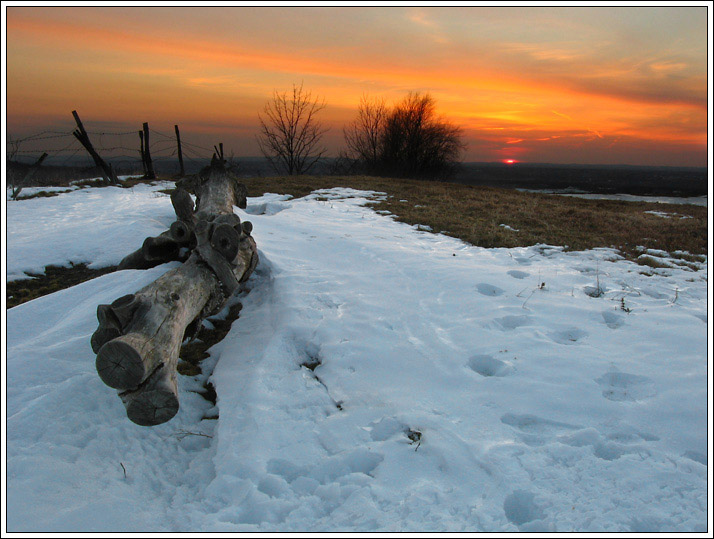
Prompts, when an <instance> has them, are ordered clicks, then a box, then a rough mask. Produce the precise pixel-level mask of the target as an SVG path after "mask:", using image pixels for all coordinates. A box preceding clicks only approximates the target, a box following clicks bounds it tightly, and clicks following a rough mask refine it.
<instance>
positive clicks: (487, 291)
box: [476, 283, 504, 296]
mask: <svg viewBox="0 0 714 539" xmlns="http://www.w3.org/2000/svg"><path fill="white" fill-rule="evenodd" d="M476 289H477V290H478V291H479V294H483V295H484V296H501V295H503V293H504V290H503V289H501V288H498V287H497V286H493V285H492V284H487V283H479V284H477V285H476Z"/></svg>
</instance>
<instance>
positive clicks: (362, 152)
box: [342, 95, 387, 174]
mask: <svg viewBox="0 0 714 539" xmlns="http://www.w3.org/2000/svg"><path fill="white" fill-rule="evenodd" d="M386 118H387V106H386V105H385V103H384V99H383V98H379V99H377V98H374V99H370V98H368V97H367V96H366V95H363V96H362V98H361V99H360V103H359V107H358V108H357V118H356V119H355V120H354V121H353V122H352V123H350V124H349V125H348V126H347V127H345V128H344V129H343V130H342V133H343V134H344V137H345V142H346V143H347V153H348V155H349V156H350V157H351V158H352V159H354V160H356V161H358V162H359V163H360V164H361V165H362V167H363V168H364V169H365V172H367V173H370V174H374V173H376V172H377V170H378V165H379V158H380V144H381V137H382V133H383V130H384V123H385V120H386Z"/></svg>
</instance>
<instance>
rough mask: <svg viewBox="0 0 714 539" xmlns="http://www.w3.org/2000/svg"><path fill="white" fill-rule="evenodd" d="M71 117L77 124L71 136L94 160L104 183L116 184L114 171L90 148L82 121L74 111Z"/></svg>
mask: <svg viewBox="0 0 714 539" xmlns="http://www.w3.org/2000/svg"><path fill="white" fill-rule="evenodd" d="M72 116H74V120H75V121H76V122H77V130H76V131H73V132H72V134H73V135H74V136H75V137H76V139H77V140H78V141H79V142H80V143H81V144H82V146H84V147H85V149H86V150H87V152H89V155H91V156H92V159H94V164H95V165H97V167H99V169H100V170H101V171H102V176H103V177H104V181H106V182H107V183H118V182H119V180H118V179H117V176H116V174H114V169H113V168H112V166H111V165H108V164H107V163H106V162H105V161H104V160H103V159H102V158H101V157H99V154H98V153H97V151H96V150H95V149H94V146H92V143H91V142H90V141H89V135H88V134H87V131H86V130H85V129H84V125H82V120H80V119H79V115H78V114H77V111H76V110H73V111H72Z"/></svg>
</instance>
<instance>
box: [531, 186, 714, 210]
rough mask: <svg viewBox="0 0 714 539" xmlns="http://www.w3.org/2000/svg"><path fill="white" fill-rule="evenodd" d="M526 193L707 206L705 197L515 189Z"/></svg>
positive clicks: (575, 190)
mask: <svg viewBox="0 0 714 539" xmlns="http://www.w3.org/2000/svg"><path fill="white" fill-rule="evenodd" d="M517 190H518V191H524V192H527V193H544V194H551V195H560V196H565V197H575V198H586V199H590V200H624V201H626V202H651V203H657V204H693V205H695V206H705V207H706V206H707V200H708V199H707V197H706V195H705V196H699V197H665V196H646V195H630V194H627V193H618V194H597V193H587V192H584V191H580V190H578V189H568V190H559V189H517Z"/></svg>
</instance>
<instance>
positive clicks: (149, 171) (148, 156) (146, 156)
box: [144, 122, 156, 180]
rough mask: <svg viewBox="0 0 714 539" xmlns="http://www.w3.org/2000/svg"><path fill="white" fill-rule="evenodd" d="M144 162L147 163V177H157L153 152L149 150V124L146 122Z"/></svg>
mask: <svg viewBox="0 0 714 539" xmlns="http://www.w3.org/2000/svg"><path fill="white" fill-rule="evenodd" d="M144 163H145V165H146V175H145V176H146V178H147V179H149V180H153V179H155V178H156V174H155V173H154V164H153V163H152V162H151V152H150V151H149V124H148V123H147V122H144Z"/></svg>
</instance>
